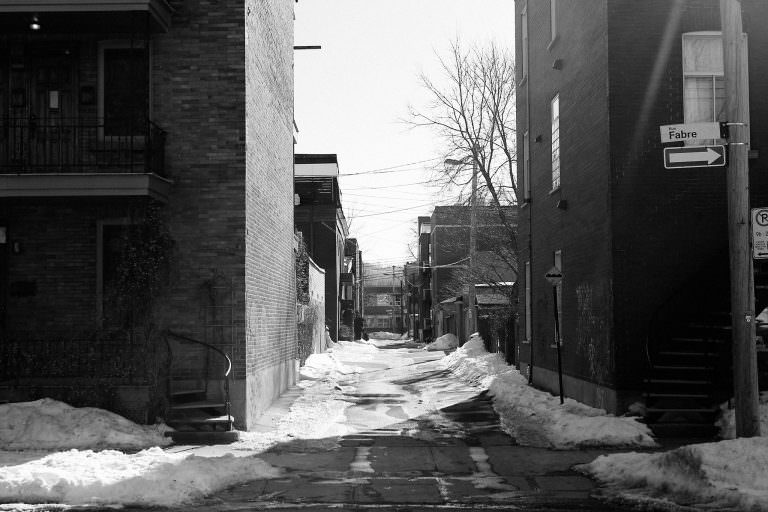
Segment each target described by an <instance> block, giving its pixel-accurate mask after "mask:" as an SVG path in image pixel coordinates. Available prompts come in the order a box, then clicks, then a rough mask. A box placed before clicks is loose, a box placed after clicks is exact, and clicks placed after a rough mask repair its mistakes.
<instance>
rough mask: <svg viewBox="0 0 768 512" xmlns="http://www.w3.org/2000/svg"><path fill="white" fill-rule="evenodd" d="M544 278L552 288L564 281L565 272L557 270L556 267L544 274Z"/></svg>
mask: <svg viewBox="0 0 768 512" xmlns="http://www.w3.org/2000/svg"><path fill="white" fill-rule="evenodd" d="M544 278H545V279H546V280H547V281H549V284H551V285H552V286H557V285H559V284H560V283H561V282H562V280H563V272H562V271H561V270H560V269H559V268H557V265H555V266H554V267H552V268H551V269H549V270H548V271H547V273H546V274H544Z"/></svg>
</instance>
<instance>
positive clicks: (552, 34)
mask: <svg viewBox="0 0 768 512" xmlns="http://www.w3.org/2000/svg"><path fill="white" fill-rule="evenodd" d="M557 29H558V26H557V0H549V45H550V46H552V44H553V43H554V42H555V41H556V40H557V36H558V30H557Z"/></svg>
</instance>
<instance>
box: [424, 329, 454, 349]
mask: <svg viewBox="0 0 768 512" xmlns="http://www.w3.org/2000/svg"><path fill="white" fill-rule="evenodd" d="M458 346H459V339H458V338H457V337H456V335H455V334H453V333H450V332H449V333H448V334H443V335H442V336H440V337H439V338H437V339H436V340H435V341H433V342H432V343H430V344H429V345H427V346H426V347H424V350H453V349H454V348H456V347H458Z"/></svg>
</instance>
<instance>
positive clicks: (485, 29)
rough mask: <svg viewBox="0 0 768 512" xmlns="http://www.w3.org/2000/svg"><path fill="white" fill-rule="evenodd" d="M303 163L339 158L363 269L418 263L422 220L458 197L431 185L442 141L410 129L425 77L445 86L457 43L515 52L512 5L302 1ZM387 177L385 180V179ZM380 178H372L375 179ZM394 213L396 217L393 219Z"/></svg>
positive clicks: (492, 1) (466, 0) (298, 55)
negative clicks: (445, 66)
mask: <svg viewBox="0 0 768 512" xmlns="http://www.w3.org/2000/svg"><path fill="white" fill-rule="evenodd" d="M295 5H296V25H295V28H296V32H295V44H296V45H321V46H322V49H321V50H297V51H296V52H295V59H296V62H295V84H296V92H295V98H296V103H295V109H296V112H295V117H296V122H297V124H298V128H299V133H298V144H297V146H296V152H297V153H336V154H337V155H338V159H339V168H340V171H341V177H340V179H339V182H340V185H341V191H342V204H343V208H344V213H345V215H346V217H347V220H348V221H349V223H350V225H351V229H350V236H352V237H356V238H357V239H358V240H359V243H360V248H361V250H362V251H363V260H364V261H368V262H374V261H375V262H379V263H383V264H385V265H398V266H401V265H402V264H403V263H405V261H409V260H410V261H413V256H412V255H411V254H410V253H409V249H408V244H409V243H411V245H413V241H414V239H415V238H414V237H415V235H414V230H415V227H416V218H417V217H418V216H419V215H430V214H431V212H432V207H433V206H434V205H435V204H451V203H452V201H451V199H452V198H451V197H446V196H441V195H439V194H438V190H437V189H435V188H434V187H430V186H429V184H425V183H424V182H425V181H427V180H429V177H430V174H431V172H430V170H429V169H430V167H432V166H434V165H438V164H439V163H440V162H441V154H442V151H441V147H442V146H441V141H440V139H439V138H437V137H436V135H435V134H434V133H433V132H432V131H431V130H429V129H427V128H417V129H414V128H411V127H409V126H408V125H407V124H406V123H404V122H403V120H404V119H407V118H408V107H409V105H412V106H413V107H415V108H416V109H421V110H424V109H425V107H426V105H427V102H428V96H427V95H426V94H425V92H424V90H423V88H422V87H421V86H420V82H419V78H418V76H419V74H420V73H422V72H423V73H425V74H428V75H429V76H430V77H431V78H433V77H434V79H437V77H438V76H439V72H440V70H439V64H438V59H437V54H441V55H445V54H446V49H447V48H448V47H449V46H450V42H451V41H452V40H454V39H456V38H457V37H459V38H460V39H461V41H462V43H463V44H475V43H477V44H483V43H487V42H490V41H495V42H496V43H497V44H499V45H501V46H504V47H507V48H510V49H511V48H512V47H513V44H514V2H513V0H385V1H384V0H299V2H298V3H297V4H295ZM381 170H383V171H381ZM371 171H373V172H371ZM395 210H397V211H395Z"/></svg>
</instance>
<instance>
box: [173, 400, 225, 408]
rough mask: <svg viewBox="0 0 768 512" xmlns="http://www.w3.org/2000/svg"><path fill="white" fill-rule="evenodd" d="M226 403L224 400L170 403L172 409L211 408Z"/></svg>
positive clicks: (222, 405)
mask: <svg viewBox="0 0 768 512" xmlns="http://www.w3.org/2000/svg"><path fill="white" fill-rule="evenodd" d="M225 405H226V404H225V403H224V402H212V401H206V400H203V401H200V402H185V403H180V404H173V405H171V409H173V410H181V409H211V408H216V407H224V406H225Z"/></svg>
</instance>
